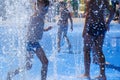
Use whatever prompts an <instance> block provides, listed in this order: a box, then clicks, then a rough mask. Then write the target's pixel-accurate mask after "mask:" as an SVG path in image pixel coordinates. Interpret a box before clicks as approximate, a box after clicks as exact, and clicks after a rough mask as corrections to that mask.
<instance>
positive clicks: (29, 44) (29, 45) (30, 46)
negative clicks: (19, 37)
mask: <svg viewBox="0 0 120 80" xmlns="http://www.w3.org/2000/svg"><path fill="white" fill-rule="evenodd" d="M40 47H41V46H40V44H39V42H27V46H26V48H27V51H36V49H38V48H40Z"/></svg>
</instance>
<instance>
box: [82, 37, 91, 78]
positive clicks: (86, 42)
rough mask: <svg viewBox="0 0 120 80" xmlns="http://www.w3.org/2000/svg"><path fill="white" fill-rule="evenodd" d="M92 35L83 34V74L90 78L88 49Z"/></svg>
mask: <svg viewBox="0 0 120 80" xmlns="http://www.w3.org/2000/svg"><path fill="white" fill-rule="evenodd" d="M92 43H93V41H92V36H90V35H85V36H84V47H83V49H84V67H85V73H84V76H85V77H88V78H90V62H91V58H90V51H91V47H92Z"/></svg>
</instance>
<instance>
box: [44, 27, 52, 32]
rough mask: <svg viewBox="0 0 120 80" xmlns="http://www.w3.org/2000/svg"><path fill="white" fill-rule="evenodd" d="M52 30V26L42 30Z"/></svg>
mask: <svg viewBox="0 0 120 80" xmlns="http://www.w3.org/2000/svg"><path fill="white" fill-rule="evenodd" d="M51 29H52V26H49V27H47V28H45V29H44V31H48V30H51Z"/></svg>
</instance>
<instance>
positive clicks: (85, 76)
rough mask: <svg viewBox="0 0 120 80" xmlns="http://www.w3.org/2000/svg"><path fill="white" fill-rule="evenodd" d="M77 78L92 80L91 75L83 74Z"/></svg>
mask: <svg viewBox="0 0 120 80" xmlns="http://www.w3.org/2000/svg"><path fill="white" fill-rule="evenodd" d="M77 78H84V79H88V80H90V76H89V75H86V74H83V75H80V76H77Z"/></svg>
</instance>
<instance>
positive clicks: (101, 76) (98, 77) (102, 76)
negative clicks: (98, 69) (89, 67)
mask: <svg viewBox="0 0 120 80" xmlns="http://www.w3.org/2000/svg"><path fill="white" fill-rule="evenodd" d="M95 80H107V79H106V76H105V75H99V76H97V77H95Z"/></svg>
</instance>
